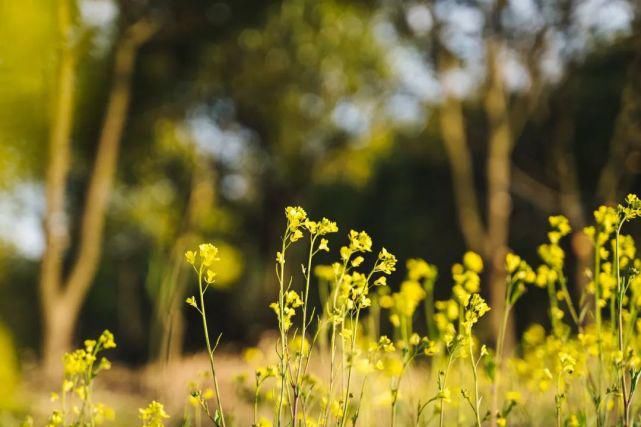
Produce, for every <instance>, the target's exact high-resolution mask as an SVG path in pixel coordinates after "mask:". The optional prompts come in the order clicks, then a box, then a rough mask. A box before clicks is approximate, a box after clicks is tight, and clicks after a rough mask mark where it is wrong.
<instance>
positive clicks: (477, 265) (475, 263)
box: [463, 251, 483, 273]
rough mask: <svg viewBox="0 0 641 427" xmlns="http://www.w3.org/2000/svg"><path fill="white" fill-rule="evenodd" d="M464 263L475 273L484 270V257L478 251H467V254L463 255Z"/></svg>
mask: <svg viewBox="0 0 641 427" xmlns="http://www.w3.org/2000/svg"><path fill="white" fill-rule="evenodd" d="M463 265H464V266H465V268H467V269H468V270H471V271H473V272H475V273H480V272H482V271H483V259H482V258H481V256H480V255H479V254H477V253H476V252H472V251H468V252H466V253H465V255H463Z"/></svg>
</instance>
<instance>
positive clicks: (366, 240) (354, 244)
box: [348, 230, 372, 252]
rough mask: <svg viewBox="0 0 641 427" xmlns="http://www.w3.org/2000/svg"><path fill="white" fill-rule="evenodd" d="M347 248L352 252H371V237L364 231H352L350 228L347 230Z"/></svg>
mask: <svg viewBox="0 0 641 427" xmlns="http://www.w3.org/2000/svg"><path fill="white" fill-rule="evenodd" d="M348 237H349V248H350V249H351V250H352V251H353V252H371V251H372V239H371V237H369V235H368V234H367V233H366V232H364V231H360V232H358V231H354V230H350V232H349V236H348Z"/></svg>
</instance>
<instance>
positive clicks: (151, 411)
mask: <svg viewBox="0 0 641 427" xmlns="http://www.w3.org/2000/svg"><path fill="white" fill-rule="evenodd" d="M138 416H139V417H140V419H141V420H142V427H164V425H165V424H164V420H165V419H167V418H169V415H168V414H167V412H165V407H164V406H163V404H162V403H159V402H156V401H155V400H154V401H152V402H151V403H150V404H149V406H147V407H146V408H145V409H138Z"/></svg>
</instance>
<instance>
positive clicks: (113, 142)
mask: <svg viewBox="0 0 641 427" xmlns="http://www.w3.org/2000/svg"><path fill="white" fill-rule="evenodd" d="M58 25H59V35H60V60H59V69H58V81H57V85H56V96H55V106H54V113H53V119H52V123H51V129H50V137H49V159H48V166H47V173H46V183H45V186H46V193H45V197H46V212H45V218H44V234H45V239H46V247H45V250H44V253H43V257H42V267H41V278H40V307H41V312H42V319H43V329H44V331H43V360H44V369H45V372H46V373H48V374H50V375H54V374H55V373H57V372H59V370H60V367H59V366H60V357H61V356H62V354H63V353H64V352H65V351H67V350H68V349H69V348H70V347H71V344H72V340H73V331H74V326H75V324H76V320H77V318H78V314H79V312H80V308H81V307H82V303H83V301H84V299H85V297H86V295H87V292H88V290H89V288H90V286H91V283H92V281H93V279H94V276H95V273H96V270H97V267H98V264H99V261H100V255H101V245H102V237H103V231H104V222H105V213H106V210H107V207H108V203H109V196H110V194H111V189H112V186H113V181H114V176H115V172H116V165H117V159H118V152H119V149H120V140H121V136H122V132H123V127H124V124H125V118H126V115H127V110H128V108H129V102H130V93H131V78H132V74H133V71H134V64H135V58H136V54H137V52H138V49H139V47H140V46H141V44H143V43H144V42H145V41H146V40H147V39H148V38H149V37H150V36H151V35H152V34H153V31H154V26H153V25H152V24H151V23H150V22H148V21H145V20H143V21H138V22H136V23H135V24H133V25H130V26H128V27H126V29H125V30H124V31H123V33H122V35H121V37H120V38H119V40H118V41H117V42H116V46H115V52H114V65H113V76H112V79H113V81H112V85H111V88H110V91H109V100H108V104H107V108H106V111H105V115H104V121H103V123H102V130H101V132H100V137H99V139H98V143H97V149H96V155H95V161H94V166H93V170H92V173H91V177H90V180H89V184H88V188H87V192H86V196H85V204H84V210H83V213H82V218H81V225H80V231H79V233H78V234H79V237H78V240H79V241H78V245H77V249H76V251H75V256H74V259H73V261H72V262H71V268H70V270H69V273H68V274H65V272H64V261H65V253H66V250H67V249H68V247H69V243H70V231H69V224H68V219H67V214H66V203H65V202H66V196H65V193H66V186H67V177H68V174H69V167H70V164H71V155H72V154H71V153H72V150H71V141H72V133H73V130H72V129H73V111H74V101H75V95H76V90H75V80H76V78H77V66H78V60H79V58H78V46H77V45H76V44H75V42H76V40H75V38H74V36H75V35H76V32H77V31H78V28H77V26H76V25H74V4H73V3H72V2H71V1H70V0H61V1H60V2H59V3H58Z"/></svg>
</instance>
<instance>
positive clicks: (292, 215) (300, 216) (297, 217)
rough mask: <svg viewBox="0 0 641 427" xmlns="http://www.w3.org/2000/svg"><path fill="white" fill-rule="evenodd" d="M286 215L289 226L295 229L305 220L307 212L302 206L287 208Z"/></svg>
mask: <svg viewBox="0 0 641 427" xmlns="http://www.w3.org/2000/svg"><path fill="white" fill-rule="evenodd" d="M285 217H286V218H287V227H288V228H289V229H290V230H292V231H293V230H295V229H297V228H298V227H300V226H301V224H302V223H303V221H305V219H306V218H307V212H305V209H303V208H301V207H300V206H296V207H292V206H288V207H286V208H285Z"/></svg>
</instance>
